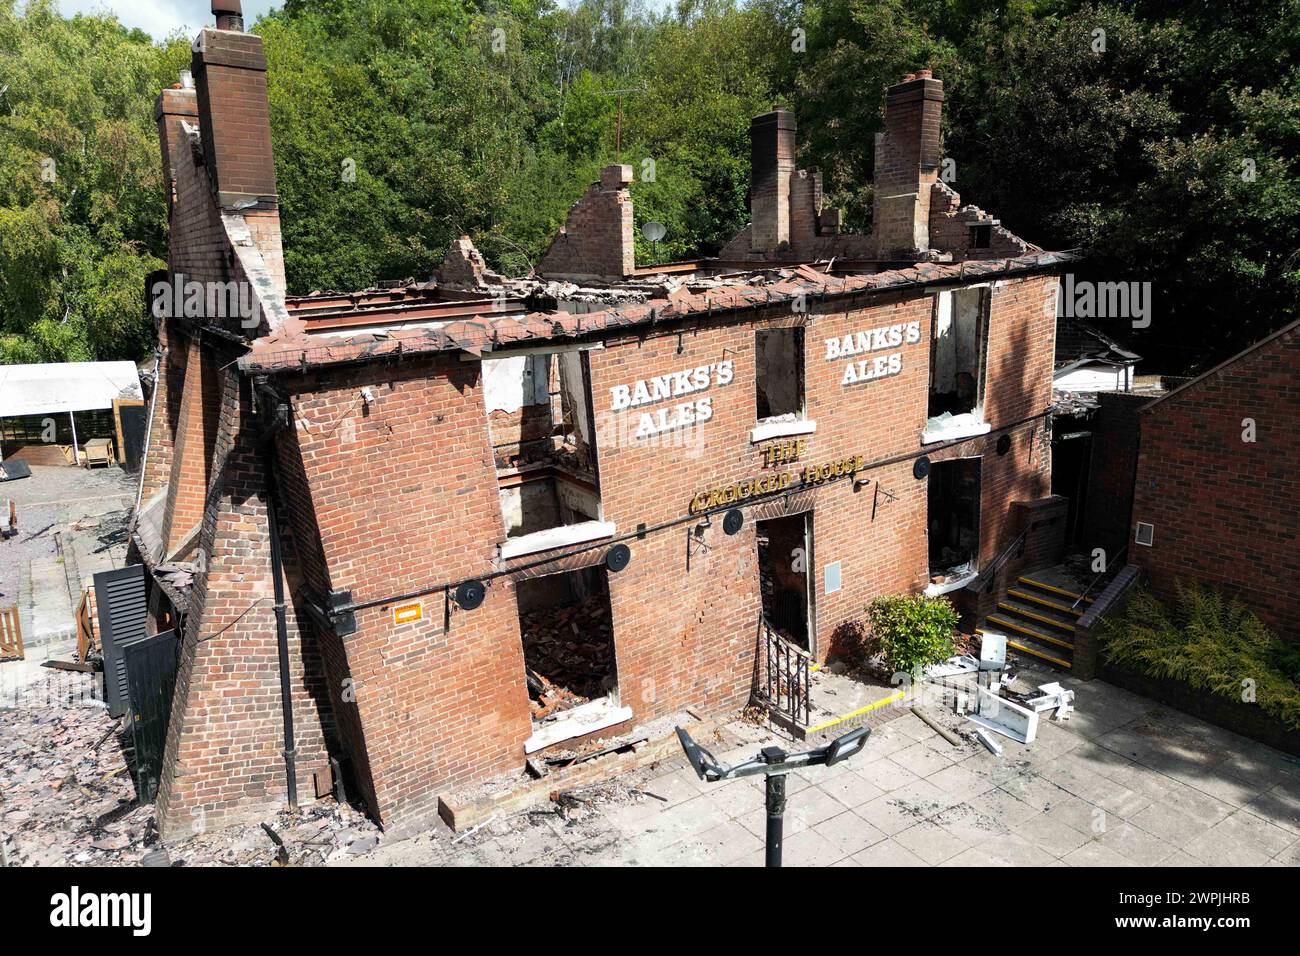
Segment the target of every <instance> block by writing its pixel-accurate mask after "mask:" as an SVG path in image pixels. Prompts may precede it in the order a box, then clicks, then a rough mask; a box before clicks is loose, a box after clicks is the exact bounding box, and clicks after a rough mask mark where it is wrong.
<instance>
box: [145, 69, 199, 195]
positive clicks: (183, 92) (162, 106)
mask: <svg viewBox="0 0 1300 956" xmlns="http://www.w3.org/2000/svg"><path fill="white" fill-rule="evenodd" d="M188 73H189V70H182V71H181V81H180V82H179V83H177V84H176V86H174V87H173V88H172V89H170V90H163V91H162V92H161V93H160V94H158V99H157V100H156V101H155V102H154V107H153V118H154V122H155V123H156V124H157V125H158V143H159V145H160V147H161V148H162V166H163V183H164V188H165V189H166V190H167V209H168V212H170V211H171V208H172V203H173V202H175V200H176V164H177V163H178V162H179V159H180V157H181V156H183V155H186V154H188V152H189V149H188V144H187V142H186V137H185V130H184V128H183V127H182V124H183V123H187V122H188V123H190V124H191V125H193V124H196V123H197V122H198V117H199V104H198V98H197V97H196V96H195V93H194V86H193V83H190V84H188V85H187V84H186V79H185V77H186V74H188Z"/></svg>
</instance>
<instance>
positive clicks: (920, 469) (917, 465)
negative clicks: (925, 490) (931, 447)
mask: <svg viewBox="0 0 1300 956" xmlns="http://www.w3.org/2000/svg"><path fill="white" fill-rule="evenodd" d="M928 474H930V459H929V458H927V457H926V456H925V455H922V456H921V457H920V458H918V459H916V461H915V462H914V463H913V465H912V477H913V478H915V479H916V480H917V481H920V480H921V479H922V478H924V477H925V476H926V475H928Z"/></svg>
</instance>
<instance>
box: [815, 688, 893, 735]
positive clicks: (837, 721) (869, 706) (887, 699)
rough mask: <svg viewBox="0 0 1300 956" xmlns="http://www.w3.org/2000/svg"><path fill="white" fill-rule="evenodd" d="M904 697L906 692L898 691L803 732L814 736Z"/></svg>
mask: <svg viewBox="0 0 1300 956" xmlns="http://www.w3.org/2000/svg"><path fill="white" fill-rule="evenodd" d="M906 696H907V691H905V690H900V691H899V692H898V693H896V694H891V695H890V696H889V697H884V698H881V699H880V700H878V701H876V702H875V703H874V704H867V706H866V707H859V708H858V709H857V710H854V711H850V712H849V713H847V714H841V715H840V716H838V717H836V718H834V719H832V720H828V721H826V722H825V723H821V724H818V725H817V726H815V727H808V728H807V729H805V730H804V733H805V734H815V733H817V732H818V731H822V730H825V729H826V728H827V727H834V726H835V725H836V724H842V723H844V721H846V720H852V719H853V718H854V717H861V716H862V715H863V714H866V713H869V712H870V711H873V710H875V709H876V708H877V707H884V706H885V705H886V704H892V703H895V702H896V701H900V700H902V699H903V698H904V697H906Z"/></svg>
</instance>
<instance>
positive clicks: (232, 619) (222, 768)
mask: <svg viewBox="0 0 1300 956" xmlns="http://www.w3.org/2000/svg"><path fill="white" fill-rule="evenodd" d="M250 414H251V408H250V404H249V397H248V385H247V383H246V382H242V381H241V380H240V378H239V377H238V375H237V374H236V373H235V372H234V371H233V370H228V371H225V372H223V373H222V374H221V405H220V429H219V432H218V435H217V440H216V443H215V449H214V456H213V474H214V479H213V482H212V490H211V492H210V494H209V495H208V496H207V502H206V514H205V516H204V523H203V533H202V536H201V539H200V550H201V552H202V554H203V556H204V557H203V558H202V564H203V567H204V568H205V569H206V570H205V571H202V572H201V573H199V574H198V575H197V576H196V579H195V584H194V587H193V590H192V592H191V608H190V612H189V616H188V618H187V620H186V626H185V633H184V636H183V641H182V647H181V660H180V667H179V672H178V674H177V680H176V696H175V698H174V700H173V704H172V716H171V723H170V725H169V727H168V735H167V749H166V755H165V758H164V763H163V776H162V781H161V783H160V786H159V791H158V821H159V828H160V830H161V832H162V835H163V837H164V838H165V839H168V840H175V839H180V838H183V837H185V836H187V835H189V834H191V833H194V832H197V831H201V830H204V829H215V828H219V827H222V826H228V825H230V824H233V823H237V822H245V821H252V820H257V819H261V818H262V817H264V816H265V814H267V813H269V812H273V811H274V810H275V809H278V808H279V807H281V806H283V804H284V800H285V794H286V791H287V787H286V782H285V769H284V759H283V756H282V755H281V751H282V749H283V747H284V737H283V729H282V722H281V700H280V668H279V658H278V650H277V632H276V625H275V615H274V603H275V601H274V588H273V582H274V579H273V577H272V574H271V561H270V538H269V526H268V524H267V510H266V503H265V476H264V473H263V470H262V462H261V457H260V453H259V451H258V448H257V445H256V441H255V436H254V434H253V433H252V429H251V427H247V428H246V427H244V423H245V422H248V421H249V419H250ZM287 587H292V582H290V584H288V585H287ZM288 625H289V640H290V646H291V648H292V653H291V661H290V671H291V682H292V686H293V693H294V708H295V715H294V716H295V729H296V745H297V751H298V771H299V773H298V779H299V796H300V799H302V800H304V802H305V801H309V800H310V799H311V798H312V797H313V787H312V777H311V775H312V773H317V774H320V775H321V776H322V778H323V779H328V767H327V756H326V745H325V732H326V727H327V726H328V723H329V718H328V710H327V708H324V707H323V706H322V704H321V700H322V692H323V689H324V688H323V686H322V682H321V679H320V676H319V673H318V669H319V667H318V654H317V652H316V650H315V647H314V646H313V642H312V640H311V635H310V634H309V633H304V632H302V631H301V630H300V629H299V628H298V627H297V625H296V620H295V618H294V616H293V615H289V621H288Z"/></svg>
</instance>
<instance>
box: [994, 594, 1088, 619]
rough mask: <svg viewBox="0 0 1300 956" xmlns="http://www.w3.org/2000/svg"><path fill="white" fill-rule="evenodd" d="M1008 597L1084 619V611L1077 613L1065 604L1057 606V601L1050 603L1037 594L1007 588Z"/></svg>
mask: <svg viewBox="0 0 1300 956" xmlns="http://www.w3.org/2000/svg"><path fill="white" fill-rule="evenodd" d="M1007 597H1013V598H1018V599H1020V600H1021V601H1032V602H1033V603H1034V604H1041V605H1043V607H1050V608H1051V609H1052V610H1053V611H1060V612H1061V613H1062V614H1073V615H1075V616H1076V617H1083V612H1082V611H1077V610H1075V609H1074V608H1072V607H1067V606H1066V605H1064V604H1057V603H1056V602H1055V601H1049V600H1047V598H1045V597H1039V596H1038V595H1037V594H1030V593H1029V592H1028V591H1015V590H1012V589H1011V588H1007Z"/></svg>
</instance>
